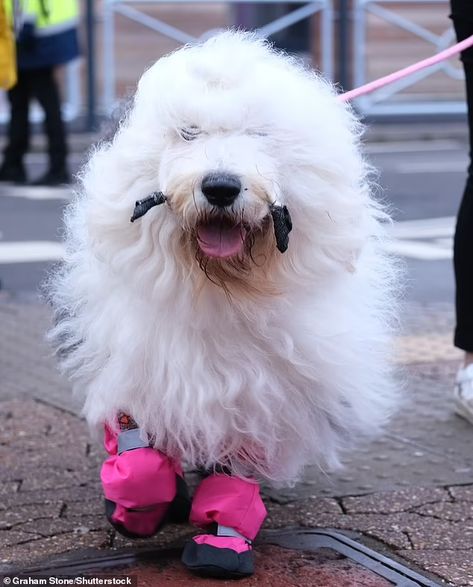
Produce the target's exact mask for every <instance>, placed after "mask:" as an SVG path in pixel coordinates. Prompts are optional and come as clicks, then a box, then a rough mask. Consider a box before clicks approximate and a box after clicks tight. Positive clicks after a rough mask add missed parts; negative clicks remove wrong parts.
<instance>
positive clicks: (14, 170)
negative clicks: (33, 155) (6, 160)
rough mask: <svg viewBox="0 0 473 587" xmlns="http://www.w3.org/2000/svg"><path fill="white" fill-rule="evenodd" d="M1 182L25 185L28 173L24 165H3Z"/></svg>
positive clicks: (0, 173)
mask: <svg viewBox="0 0 473 587" xmlns="http://www.w3.org/2000/svg"><path fill="white" fill-rule="evenodd" d="M0 181H5V182H10V183H16V184H19V185H21V184H25V183H26V171H25V168H24V167H23V165H2V166H1V167H0Z"/></svg>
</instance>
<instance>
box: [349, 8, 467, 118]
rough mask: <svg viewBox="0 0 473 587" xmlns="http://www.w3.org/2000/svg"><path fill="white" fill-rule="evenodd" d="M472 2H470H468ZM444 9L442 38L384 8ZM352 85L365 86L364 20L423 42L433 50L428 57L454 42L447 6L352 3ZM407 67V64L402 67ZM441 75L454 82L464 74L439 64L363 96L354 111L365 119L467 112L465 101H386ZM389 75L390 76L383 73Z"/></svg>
mask: <svg viewBox="0 0 473 587" xmlns="http://www.w3.org/2000/svg"><path fill="white" fill-rule="evenodd" d="M471 1H472V2H473V0H471ZM416 4H419V5H425V6H427V5H428V4H430V5H433V4H443V5H445V31H444V32H443V33H442V34H435V33H433V32H432V31H430V30H428V29H426V28H425V27H423V26H421V25H419V24H417V23H415V22H413V21H411V20H409V19H407V18H405V17H404V16H402V15H401V14H399V13H396V12H394V11H393V10H390V9H389V8H387V6H389V5H391V6H392V5H396V7H399V6H402V5H410V6H413V5H416ZM353 11H354V12H353V18H354V28H353V59H354V61H353V68H354V71H353V73H354V75H353V85H354V87H359V86H362V85H363V84H365V83H367V82H368V81H371V80H368V79H367V75H366V65H367V45H368V40H367V17H368V15H369V14H373V15H375V16H377V17H378V18H380V19H381V20H383V21H385V22H387V23H389V24H391V25H393V26H394V27H398V28H401V29H403V30H404V31H407V32H409V33H412V34H413V35H415V36H416V37H418V38H420V39H423V40H424V41H426V42H427V43H429V44H430V45H431V47H432V51H431V53H436V52H439V51H441V50H442V49H445V48H447V47H448V46H449V45H450V44H451V43H452V41H453V40H454V39H455V35H454V31H453V28H452V27H451V26H449V25H448V18H447V17H448V14H449V3H448V2H447V1H446V0H355V2H354V8H353ZM405 65H406V66H407V65H410V62H409V63H406V64H405ZM438 71H443V72H444V73H445V74H446V75H448V76H449V77H450V78H453V79H461V78H462V77H463V73H462V71H461V69H460V68H458V69H456V68H454V67H452V66H451V64H450V63H448V62H443V63H439V64H438V65H435V66H433V67H430V68H428V69H425V70H423V71H419V72H418V73H416V74H414V75H411V76H409V77H408V78H405V79H402V80H400V81H398V82H395V83H393V84H391V85H389V86H387V87H385V88H382V89H380V90H377V91H376V92H373V93H372V94H370V95H367V96H363V97H361V98H358V99H357V100H356V107H357V109H358V110H359V111H360V112H362V113H363V114H365V115H386V116H392V115H406V114H456V113H463V112H465V111H466V106H465V101H464V100H462V101H447V100H443V101H434V100H429V101H425V100H422V101H421V100H418V101H417V100H416V101H414V100H405V101H402V102H394V101H392V100H391V101H389V99H390V98H392V97H393V96H395V95H396V94H398V93H399V92H401V91H402V90H405V89H407V88H409V87H411V86H413V85H414V84H416V83H418V82H419V81H421V80H423V79H425V78H427V77H429V76H431V75H433V74H434V73H436V72H438ZM386 73H391V72H386Z"/></svg>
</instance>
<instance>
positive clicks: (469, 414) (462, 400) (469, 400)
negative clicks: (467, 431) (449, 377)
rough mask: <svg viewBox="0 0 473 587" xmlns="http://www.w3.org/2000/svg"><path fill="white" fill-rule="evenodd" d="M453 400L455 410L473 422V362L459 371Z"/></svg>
mask: <svg viewBox="0 0 473 587" xmlns="http://www.w3.org/2000/svg"><path fill="white" fill-rule="evenodd" d="M453 400H454V402H455V412H456V413H457V414H458V415H459V416H462V417H463V418H465V419H466V420H468V422H470V423H471V424H473V364H471V365H468V367H465V368H464V369H460V370H459V371H458V373H457V378H456V381H455V388H454V390H453Z"/></svg>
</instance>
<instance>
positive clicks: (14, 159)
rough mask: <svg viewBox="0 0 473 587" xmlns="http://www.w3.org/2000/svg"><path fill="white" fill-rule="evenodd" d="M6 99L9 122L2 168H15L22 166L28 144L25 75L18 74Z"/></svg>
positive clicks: (28, 99)
mask: <svg viewBox="0 0 473 587" xmlns="http://www.w3.org/2000/svg"><path fill="white" fill-rule="evenodd" d="M8 99H9V101H10V122H9V124H8V143H7V146H6V148H5V151H4V160H3V166H4V167H5V168H7V167H8V168H17V167H21V166H22V165H23V157H24V156H25V154H26V152H27V151H28V144H29V124H28V107H29V102H30V84H29V79H28V75H27V74H24V73H22V72H20V73H19V75H18V81H17V83H16V85H15V86H14V87H13V88H12V89H11V90H9V92H8Z"/></svg>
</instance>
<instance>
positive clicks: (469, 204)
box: [450, 0, 473, 424]
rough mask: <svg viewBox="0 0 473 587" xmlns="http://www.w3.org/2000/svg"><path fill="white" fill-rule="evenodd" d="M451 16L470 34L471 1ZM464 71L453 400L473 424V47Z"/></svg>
mask: <svg viewBox="0 0 473 587" xmlns="http://www.w3.org/2000/svg"><path fill="white" fill-rule="evenodd" d="M450 3H451V9H452V14H451V18H452V20H453V24H454V27H455V32H456V35H457V39H458V40H459V41H463V39H466V38H467V37H469V36H470V35H473V0H451V1H450ZM461 60H462V62H463V68H464V70H465V81H466V97H467V106H468V125H469V137H470V164H469V167H468V177H467V180H466V186H465V190H464V192H463V199H462V202H461V204H460V209H459V212H458V217H457V224H456V230H455V240H454V249H453V250H454V253H453V259H454V268H455V283H456V296H455V302H456V318H457V324H456V328H455V339H454V342H455V346H456V347H458V348H460V349H462V350H463V351H465V357H464V363H463V365H462V367H461V368H460V370H459V371H458V374H457V379H456V384H455V390H454V400H455V410H456V412H457V413H458V414H459V415H461V416H463V417H464V418H466V419H467V420H469V421H470V422H471V423H472V424H473V48H469V49H467V50H466V51H463V52H462V54H461Z"/></svg>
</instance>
